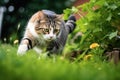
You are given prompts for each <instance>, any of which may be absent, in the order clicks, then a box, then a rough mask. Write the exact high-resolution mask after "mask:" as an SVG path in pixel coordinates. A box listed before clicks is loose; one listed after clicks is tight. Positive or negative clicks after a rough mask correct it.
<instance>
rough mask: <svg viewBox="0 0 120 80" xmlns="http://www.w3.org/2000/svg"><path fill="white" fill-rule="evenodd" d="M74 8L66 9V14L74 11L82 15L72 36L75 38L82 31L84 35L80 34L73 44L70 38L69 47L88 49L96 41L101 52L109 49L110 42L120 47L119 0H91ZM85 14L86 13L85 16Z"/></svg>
mask: <svg viewBox="0 0 120 80" xmlns="http://www.w3.org/2000/svg"><path fill="white" fill-rule="evenodd" d="M73 8H74V9H73ZM73 8H72V9H66V10H64V13H65V14H66V13H67V14H68V13H70V12H74V13H75V14H77V15H78V16H79V17H80V19H78V20H77V22H76V24H77V27H76V30H75V31H74V33H73V34H72V35H71V36H70V38H71V39H74V35H76V34H78V33H79V32H82V34H83V35H82V36H81V37H80V36H78V37H77V38H76V39H79V40H78V41H77V42H76V41H75V40H74V45H72V46H71V42H70V40H69V41H68V44H67V46H69V48H72V50H75V49H76V50H87V49H88V48H89V46H90V44H92V43H95V42H96V43H98V44H99V45H100V47H101V48H100V49H101V50H103V51H102V52H101V53H100V54H103V52H104V50H107V49H108V47H109V46H108V45H109V44H110V45H112V46H113V47H120V45H117V43H120V40H119V39H117V38H116V37H117V35H119V32H120V23H119V22H120V1H119V0H90V1H89V2H88V3H85V4H83V5H80V6H77V7H73ZM80 9H81V10H80ZM83 14H86V15H85V16H83ZM79 37H80V38H79ZM70 46H71V47H70ZM70 50H71V49H70Z"/></svg>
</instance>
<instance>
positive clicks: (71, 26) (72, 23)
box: [65, 15, 76, 33]
mask: <svg viewBox="0 0 120 80" xmlns="http://www.w3.org/2000/svg"><path fill="white" fill-rule="evenodd" d="M65 25H66V27H67V30H68V32H69V33H71V32H72V31H74V29H75V27H76V18H75V16H74V15H71V16H70V17H69V18H68V20H67V22H66V24H65Z"/></svg>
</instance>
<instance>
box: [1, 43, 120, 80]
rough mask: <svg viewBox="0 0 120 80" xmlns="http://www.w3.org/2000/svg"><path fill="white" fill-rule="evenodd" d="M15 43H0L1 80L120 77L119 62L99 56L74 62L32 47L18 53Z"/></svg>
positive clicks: (112, 79) (64, 79)
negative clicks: (43, 52) (21, 54)
mask: <svg viewBox="0 0 120 80" xmlns="http://www.w3.org/2000/svg"><path fill="white" fill-rule="evenodd" d="M16 51H17V46H16V45H13V46H11V45H6V44H4V45H3V44H2V45H0V80H119V79H120V77H119V74H120V64H118V65H114V64H112V63H110V62H104V61H99V60H98V61H97V60H90V61H89V60H83V61H80V62H71V61H69V60H67V59H65V58H62V59H61V56H57V57H56V58H49V57H42V58H39V56H38V55H36V53H35V52H34V51H32V50H30V51H29V52H28V53H27V54H26V55H24V56H17V55H16Z"/></svg>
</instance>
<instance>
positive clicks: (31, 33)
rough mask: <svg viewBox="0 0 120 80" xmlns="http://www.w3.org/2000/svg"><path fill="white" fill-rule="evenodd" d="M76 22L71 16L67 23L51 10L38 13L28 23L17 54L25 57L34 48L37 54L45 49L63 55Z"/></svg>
mask: <svg viewBox="0 0 120 80" xmlns="http://www.w3.org/2000/svg"><path fill="white" fill-rule="evenodd" d="M75 21H76V19H75V17H74V16H70V17H69V19H68V21H67V22H66V23H65V22H64V20H63V19H62V15H58V14H56V13H54V12H53V11H49V10H42V11H38V12H37V13H35V14H34V15H33V16H32V17H31V18H30V20H29V21H28V24H27V27H26V30H25V33H24V36H23V38H22V40H21V43H20V45H19V47H18V52H17V54H18V55H23V54H25V52H26V51H27V50H29V49H32V48H33V49H35V50H36V52H37V53H41V52H42V50H43V49H44V48H46V50H47V51H49V53H61V52H62V50H63V48H64V46H65V43H66V40H67V37H68V34H69V33H71V32H72V31H73V30H74V29H75V26H76V25H75Z"/></svg>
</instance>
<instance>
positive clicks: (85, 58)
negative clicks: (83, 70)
mask: <svg viewBox="0 0 120 80" xmlns="http://www.w3.org/2000/svg"><path fill="white" fill-rule="evenodd" d="M92 56H93V55H91V54H88V55H85V56H84V60H89V59H91V58H92Z"/></svg>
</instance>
